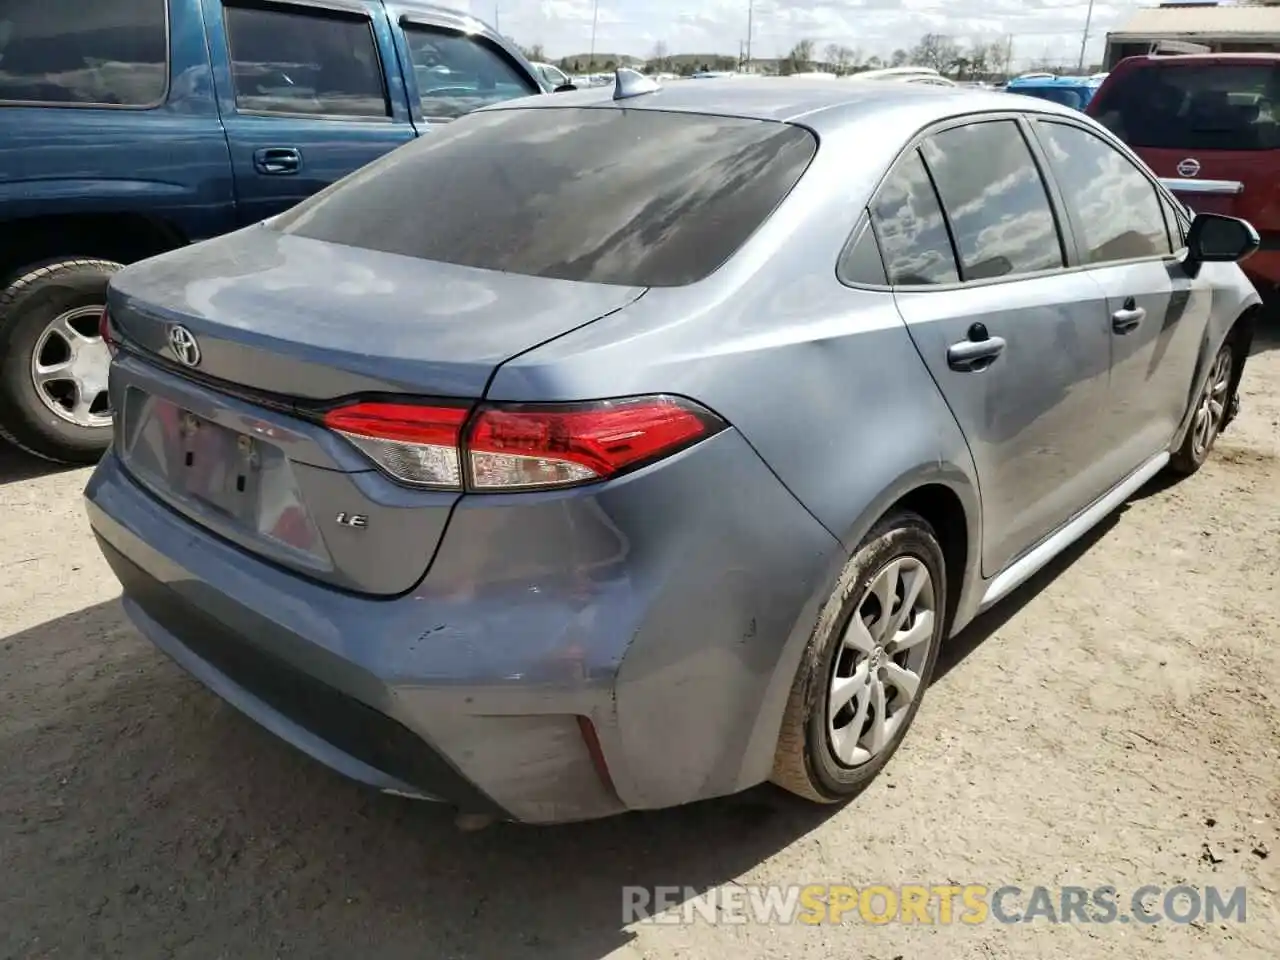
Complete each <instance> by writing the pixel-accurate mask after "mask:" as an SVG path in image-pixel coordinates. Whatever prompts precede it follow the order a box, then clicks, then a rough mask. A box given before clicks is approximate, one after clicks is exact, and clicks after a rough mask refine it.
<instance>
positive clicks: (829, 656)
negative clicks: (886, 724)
mask: <svg viewBox="0 0 1280 960" xmlns="http://www.w3.org/2000/svg"><path fill="white" fill-rule="evenodd" d="M901 557H910V558H913V559H915V560H918V561H920V562H921V563H922V564H923V565H924V567H925V569H926V570H927V571H928V573H929V576H930V579H931V581H932V588H933V594H934V602H933V607H934V609H935V611H936V612H935V615H934V618H933V620H934V623H933V632H932V636H931V637H930V648H929V650H928V653H927V659H926V660H925V661H924V664H923V667H922V668H921V669H920V670H919V671H918V674H917V675H918V676H919V687H918V691H917V693H916V696H915V697H914V699H913V700H912V701H911V703H910V705H909V706H908V707H907V712H906V713H905V714H904V719H903V721H902V723H901V724H900V725H899V726H898V728H897V731H896V732H895V733H894V734H893V736H892V737H891V738H890V739H889V740H888V742H887V744H886V745H885V746H884V747H883V748H882V749H881V750H880V752H879V753H877V754H875V755H874V756H873V757H872V758H871V759H869V760H867V761H866V762H864V763H862V764H861V765H859V766H854V767H850V766H846V765H844V764H843V763H841V761H840V760H839V759H838V758H837V757H836V755H835V752H834V748H833V746H832V743H831V738H830V734H829V732H828V722H827V720H828V718H827V712H828V703H827V701H828V690H829V684H830V679H831V677H832V673H833V670H834V669H835V667H836V662H837V661H836V656H837V654H839V653H840V652H841V650H842V649H843V647H844V643H843V638H844V633H845V628H846V626H847V625H848V624H849V622H850V619H851V617H853V616H854V614H855V613H856V612H857V610H858V607H859V606H860V605H861V604H862V602H863V600H864V595H865V594H866V593H867V590H868V589H869V588H870V586H871V585H872V583H873V582H874V579H875V577H876V575H877V574H879V573H880V571H882V570H884V569H885V567H886V566H887V565H888V564H889V563H891V562H892V561H894V560H896V559H898V558H901ZM946 610H947V597H946V560H945V558H944V556H943V553H942V548H941V546H939V544H938V538H937V535H936V534H935V533H934V530H933V528H932V527H931V526H930V525H929V523H928V521H926V520H925V519H924V518H923V517H921V516H919V515H917V514H915V513H911V512H909V511H899V512H896V513H893V514H890V515H889V516H887V517H885V518H884V519H883V520H881V521H880V522H879V523H878V524H877V525H876V526H875V528H874V529H872V530H871V532H870V533H868V534H867V536H866V537H865V538H864V539H863V541H862V544H861V545H860V546H859V547H858V549H857V550H856V551H855V552H854V554H853V556H852V557H851V558H850V560H849V562H848V563H847V564H846V565H845V568H844V570H843V571H842V573H841V575H840V579H839V581H838V582H837V585H836V588H835V591H834V592H833V593H832V595H831V597H830V599H828V600H827V602H826V604H825V605H824V606H823V609H822V613H821V614H820V615H819V617H818V624H817V626H816V627H815V628H814V632H813V634H812V636H811V637H810V639H809V644H808V647H807V648H806V649H805V652H804V655H803V657H802V658H801V660H800V667H799V669H798V670H797V672H796V678H795V682H794V683H793V685H792V688H791V696H790V698H789V699H788V701H787V707H786V712H785V714H784V716H783V720H782V729H781V731H780V733H779V736H778V747H777V752H776V754H775V757H774V766H773V774H772V776H771V779H772V781H773V782H774V783H775V784H777V785H778V786H780V787H782V788H783V789H785V790H788V791H790V792H791V793H794V794H796V795H797V796H800V797H803V798H805V799H806V800H812V801H816V802H818V803H838V802H840V801H842V800H847V799H849V798H851V797H853V796H856V795H857V794H858V793H859V792H860V791H861V790H862V789H863V788H864V787H865V786H866V785H867V784H868V783H870V782H871V780H873V779H874V778H875V776H876V774H878V773H879V772H880V770H881V769H882V768H883V767H884V765H885V764H886V763H888V762H889V759H890V758H891V757H892V756H893V754H894V752H895V751H896V750H897V749H898V746H899V745H900V744H901V743H902V740H903V738H904V737H905V736H906V734H907V731H908V730H909V729H910V728H911V724H912V723H913V722H914V721H915V717H916V714H917V712H918V711H919V709H920V702H921V701H922V700H923V698H924V694H925V691H926V690H927V689H928V686H929V682H930V680H931V679H932V677H933V671H934V667H935V665H936V664H937V660H938V650H939V648H940V647H941V646H942V639H943V637H944V636H945V635H946V629H947V627H946V621H947V617H946Z"/></svg>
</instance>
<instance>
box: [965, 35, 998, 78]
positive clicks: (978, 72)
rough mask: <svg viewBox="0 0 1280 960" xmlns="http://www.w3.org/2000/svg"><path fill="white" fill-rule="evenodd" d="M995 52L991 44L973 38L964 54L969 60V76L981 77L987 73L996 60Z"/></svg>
mask: <svg viewBox="0 0 1280 960" xmlns="http://www.w3.org/2000/svg"><path fill="white" fill-rule="evenodd" d="M995 54H996V51H995V49H994V45H993V44H989V43H983V42H982V41H981V40H975V41H974V42H973V43H972V44H970V45H969V52H968V53H967V54H966V56H967V57H968V60H969V73H970V76H973V77H975V78H982V77H985V76H986V75H987V74H989V73H990V72H991V68H992V65H993V64H994V62H995V60H996V56H995Z"/></svg>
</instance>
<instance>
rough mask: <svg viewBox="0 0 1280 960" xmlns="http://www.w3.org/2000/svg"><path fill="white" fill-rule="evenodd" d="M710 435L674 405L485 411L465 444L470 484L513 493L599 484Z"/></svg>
mask: <svg viewBox="0 0 1280 960" xmlns="http://www.w3.org/2000/svg"><path fill="white" fill-rule="evenodd" d="M717 429H719V424H718V421H716V420H715V418H714V417H712V416H711V415H710V414H709V413H707V412H706V411H705V410H702V409H700V408H698V407H696V406H694V405H693V404H691V403H689V402H688V401H686V400H681V399H678V398H676V397H639V398H635V399H629V400H605V401H601V402H596V403H588V404H575V405H573V406H563V407H543V408H540V407H539V406H537V405H535V404H527V405H518V406H509V407H486V408H483V409H482V410H481V411H480V414H479V416H478V417H477V418H476V420H475V423H473V424H472V426H471V429H470V431H469V433H468V437H467V445H466V446H467V456H468V461H469V462H468V466H469V467H470V481H471V484H472V485H473V486H474V487H475V488H476V489H477V490H516V489H528V488H533V487H560V486H567V485H570V484H575V483H585V482H588V481H591V480H603V479H605V478H607V477H611V476H614V475H615V474H618V473H621V472H623V471H624V470H629V469H632V468H634V467H637V466H640V465H641V464H645V463H650V462H652V461H654V460H657V459H660V458H661V457H664V456H667V455H670V454H672V453H675V452H676V451H677V450H680V449H683V448H684V447H687V446H688V445H689V444H691V443H693V442H694V441H696V440H700V439H702V438H703V437H705V436H707V435H708V434H709V433H713V432H715V430H717Z"/></svg>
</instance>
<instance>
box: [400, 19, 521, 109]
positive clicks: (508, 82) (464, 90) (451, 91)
mask: <svg viewBox="0 0 1280 960" xmlns="http://www.w3.org/2000/svg"><path fill="white" fill-rule="evenodd" d="M404 34H405V39H406V40H407V41H408V42H409V54H410V56H411V57H412V58H413V74H414V77H415V78H416V79H417V81H418V96H419V97H420V98H421V100H422V114H423V116H425V117H426V118H427V119H428V120H435V121H436V122H439V121H441V120H455V119H457V118H458V117H460V116H462V115H463V114H466V113H470V112H471V111H472V110H476V109H478V108H480V107H484V106H488V105H489V104H491V103H499V102H501V101H503V100H512V99H514V98H515V97H527V96H529V95H531V94H535V93H541V92H542V91H541V90H540V89H538V87H537V86H536V85H535V84H534V82H533V80H532V79H530V78H529V77H528V76H526V75H525V73H524V71H522V70H519V69H517V68H516V66H515V64H513V63H512V62H511V61H510V60H509V59H508V58H507V57H505V56H503V55H502V54H501V53H499V52H498V51H497V50H496V49H495V48H493V47H491V46H489V45H487V44H486V42H485V41H484V40H483V39H480V38H478V37H472V36H466V35H464V34H461V33H454V32H452V31H448V30H434V29H428V28H426V27H416V26H413V25H412V24H405V30H404Z"/></svg>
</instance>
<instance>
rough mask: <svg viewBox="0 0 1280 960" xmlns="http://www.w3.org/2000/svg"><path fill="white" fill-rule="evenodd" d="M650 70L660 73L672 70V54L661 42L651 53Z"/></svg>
mask: <svg viewBox="0 0 1280 960" xmlns="http://www.w3.org/2000/svg"><path fill="white" fill-rule="evenodd" d="M649 68H650V69H651V70H660V71H666V70H670V69H671V54H670V52H669V51H668V50H667V45H666V44H665V43H664V42H663V41H661V40H659V41H658V42H657V43H655V44H654V45H653V50H652V51H650V53H649Z"/></svg>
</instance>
